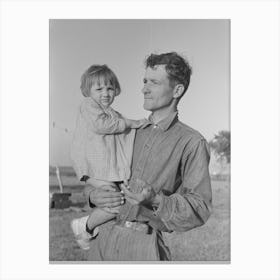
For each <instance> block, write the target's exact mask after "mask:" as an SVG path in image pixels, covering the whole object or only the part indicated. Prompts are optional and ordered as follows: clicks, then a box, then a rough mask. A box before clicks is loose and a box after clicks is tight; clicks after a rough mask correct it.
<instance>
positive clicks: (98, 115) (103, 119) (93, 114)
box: [81, 100, 127, 134]
mask: <svg viewBox="0 0 280 280" xmlns="http://www.w3.org/2000/svg"><path fill="white" fill-rule="evenodd" d="M81 114H82V116H83V118H84V120H85V121H86V122H87V123H88V124H89V127H90V128H92V130H93V131H94V132H95V133H97V134H117V133H123V132H124V131H125V130H126V129H127V126H126V122H125V119H124V118H122V117H121V116H120V115H117V114H116V116H115V115H114V116H112V115H111V114H109V113H108V112H106V111H105V110H103V109H102V108H101V107H100V106H99V105H98V104H93V103H91V102H90V100H86V101H85V102H84V103H83V104H82V106H81Z"/></svg>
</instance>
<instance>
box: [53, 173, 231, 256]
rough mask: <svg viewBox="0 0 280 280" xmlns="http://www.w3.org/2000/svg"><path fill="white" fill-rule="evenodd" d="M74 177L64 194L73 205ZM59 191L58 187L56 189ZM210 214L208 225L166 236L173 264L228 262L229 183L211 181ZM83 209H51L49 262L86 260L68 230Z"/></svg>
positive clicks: (76, 199)
mask: <svg viewBox="0 0 280 280" xmlns="http://www.w3.org/2000/svg"><path fill="white" fill-rule="evenodd" d="M75 180H76V179H75V178H74V177H68V178H63V182H64V184H65V182H66V181H67V187H66V188H65V192H66V191H69V192H71V193H72V196H71V200H72V202H73V205H75V204H76V205H78V204H81V203H84V202H85V201H84V198H83V197H82V193H81V189H79V188H77V182H76V181H75ZM56 188H57V187H56V186H55V179H53V178H52V179H51V180H50V190H51V192H54V191H55V190H56ZM57 189H58V188H57ZM212 189H213V213H212V215H211V217H210V218H209V220H208V221H207V223H206V224H205V225H203V226H202V227H198V228H195V229H193V230H190V231H188V232H184V233H175V232H174V233H171V234H168V233H165V234H164V239H165V241H166V243H167V244H168V245H169V247H170V250H171V254H172V259H173V260H174V261H229V260H230V185H229V182H228V181H216V180H212ZM82 210H83V209H81V208H76V207H72V208H71V207H70V208H67V209H61V210H60V209H50V212H49V237H50V238H49V241H50V242H49V260H50V261H86V260H87V252H86V251H83V250H81V249H80V248H79V247H78V245H77V244H76V242H75V240H74V236H73V234H72V232H71V229H70V222H71V220H72V219H73V218H76V217H81V216H84V215H86V213H85V212H82Z"/></svg>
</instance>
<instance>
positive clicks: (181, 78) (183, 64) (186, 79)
mask: <svg viewBox="0 0 280 280" xmlns="http://www.w3.org/2000/svg"><path fill="white" fill-rule="evenodd" d="M157 65H165V70H166V73H167V75H168V79H169V84H170V86H171V87H174V86H175V85H177V84H183V85H184V92H183V93H185V92H186V90H187V89H188V87H189V84H190V78H191V74H192V68H191V66H190V65H189V63H188V61H187V60H186V59H184V58H183V57H182V56H180V55H178V54H177V53H176V52H170V53H163V54H151V55H150V56H149V57H148V58H147V59H146V61H145V66H146V68H148V67H150V68H155V67H156V66H157Z"/></svg>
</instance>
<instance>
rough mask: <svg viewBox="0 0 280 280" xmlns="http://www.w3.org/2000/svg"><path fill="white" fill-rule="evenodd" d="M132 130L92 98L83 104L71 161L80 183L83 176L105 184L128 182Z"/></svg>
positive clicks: (113, 112) (109, 108) (133, 131)
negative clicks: (102, 181) (108, 182)
mask: <svg viewBox="0 0 280 280" xmlns="http://www.w3.org/2000/svg"><path fill="white" fill-rule="evenodd" d="M134 138H135V129H130V128H127V127H126V122H125V119H124V117H123V116H122V115H121V114H120V113H118V112H116V111H114V110H113V109H112V108H111V107H108V108H103V107H101V106H100V105H99V104H98V103H97V102H95V101H94V100H93V99H92V98H90V97H87V98H85V100H84V101H83V102H82V104H81V106H80V110H79V114H78V118H77V123H76V130H75V133H74V137H73V142H72V146H71V158H72V160H73V166H74V169H75V172H76V174H77V176H78V178H79V179H81V178H82V177H83V176H84V175H88V176H89V177H92V178H95V179H97V180H104V181H112V182H118V181H124V180H128V179H129V178H130V175H131V172H130V168H131V161H132V153H133V144H134Z"/></svg>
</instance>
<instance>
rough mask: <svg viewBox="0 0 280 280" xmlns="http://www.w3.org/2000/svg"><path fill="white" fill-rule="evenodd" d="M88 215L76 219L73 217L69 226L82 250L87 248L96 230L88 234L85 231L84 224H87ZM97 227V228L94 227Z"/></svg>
mask: <svg viewBox="0 0 280 280" xmlns="http://www.w3.org/2000/svg"><path fill="white" fill-rule="evenodd" d="M87 220H88V216H86V217H81V218H78V219H74V220H73V221H72V222H71V228H72V230H73V232H74V235H75V238H76V240H77V242H78V244H79V246H80V247H81V249H83V250H89V248H90V241H91V240H92V238H94V237H95V236H96V235H97V233H98V232H95V231H94V233H93V234H90V233H88V232H87V231H86V224H87ZM96 229H97V228H96Z"/></svg>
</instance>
